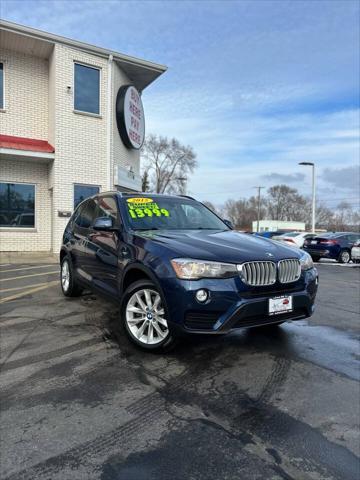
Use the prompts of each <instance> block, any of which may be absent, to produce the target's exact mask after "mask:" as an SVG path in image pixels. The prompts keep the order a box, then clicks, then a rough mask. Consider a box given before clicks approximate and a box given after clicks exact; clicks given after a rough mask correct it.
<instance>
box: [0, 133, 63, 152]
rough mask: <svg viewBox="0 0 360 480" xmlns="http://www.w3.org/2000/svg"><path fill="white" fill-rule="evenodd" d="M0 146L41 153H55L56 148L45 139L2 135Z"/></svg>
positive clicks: (0, 136)
mask: <svg viewBox="0 0 360 480" xmlns="http://www.w3.org/2000/svg"><path fill="white" fill-rule="evenodd" d="M0 148H12V149H14V150H27V151H30V152H39V153H54V152H55V148H54V147H53V146H52V145H50V143H48V142H47V141H45V140H36V139H35V138H23V137H13V136H11V135H0Z"/></svg>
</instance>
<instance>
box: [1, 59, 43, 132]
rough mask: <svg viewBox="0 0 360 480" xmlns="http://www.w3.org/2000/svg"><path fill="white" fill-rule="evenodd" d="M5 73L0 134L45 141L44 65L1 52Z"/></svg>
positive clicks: (41, 60) (40, 60)
mask: <svg viewBox="0 0 360 480" xmlns="http://www.w3.org/2000/svg"><path fill="white" fill-rule="evenodd" d="M0 61H2V62H4V70H5V110H6V111H5V112H0V130H1V132H2V133H4V134H6V135H14V136H18V137H28V138H36V139H40V140H46V139H47V138H48V81H49V74H48V61H47V60H44V59H41V58H37V57H33V56H30V55H24V54H21V53H18V52H14V51H11V52H10V51H8V50H1V51H0Z"/></svg>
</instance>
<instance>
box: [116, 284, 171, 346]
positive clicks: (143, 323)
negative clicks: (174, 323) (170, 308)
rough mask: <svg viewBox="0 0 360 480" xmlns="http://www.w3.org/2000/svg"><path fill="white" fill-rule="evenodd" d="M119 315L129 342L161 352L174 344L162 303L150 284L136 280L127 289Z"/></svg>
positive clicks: (159, 294)
mask: <svg viewBox="0 0 360 480" xmlns="http://www.w3.org/2000/svg"><path fill="white" fill-rule="evenodd" d="M121 316H122V321H123V324H124V327H125V331H126V333H127V335H128V337H129V339H130V340H131V341H132V342H133V343H135V344H136V345H137V346H139V347H141V348H143V349H145V350H150V351H153V352H164V351H166V350H168V349H170V348H171V347H173V346H174V345H175V338H174V336H173V334H172V333H171V332H170V329H169V325H168V314H167V309H166V305H165V301H164V299H163V298H162V295H161V293H160V292H159V290H158V288H157V287H156V285H155V284H154V283H152V282H151V281H149V280H140V281H138V282H135V283H133V284H132V285H130V286H129V287H128V288H127V290H126V291H125V294H124V298H123V301H122V308H121Z"/></svg>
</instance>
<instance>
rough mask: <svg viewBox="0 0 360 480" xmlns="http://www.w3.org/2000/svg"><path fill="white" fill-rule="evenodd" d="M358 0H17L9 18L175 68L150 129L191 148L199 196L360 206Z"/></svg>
mask: <svg viewBox="0 0 360 480" xmlns="http://www.w3.org/2000/svg"><path fill="white" fill-rule="evenodd" d="M359 9H360V3H359V2H358V1H352V0H341V1H337V0H330V1H327V0H320V1H315V0H311V1H310V0H304V1H303V0H296V1H285V0H284V1H283V0H275V1H271V0H264V1H263V0H251V1H246V0H241V1H231V0H223V1H206V0H198V1H186V0H185V1H176V0H171V1H170V0H169V1H165V2H162V1H151V0H148V1H118V0H103V1H96V0H92V1H87V0H82V1H76V0H67V1H51V0H48V1H41V0H39V1H35V2H34V1H27V0H23V1H17V0H11V1H9V0H1V3H0V13H1V17H2V18H4V19H6V20H10V21H14V22H17V23H21V24H25V25H28V26H31V27H34V28H38V29H41V30H46V31H50V32H52V33H56V34H59V35H64V36H67V37H70V38H74V39H77V40H82V41H84V42H88V43H91V44H95V45H98V46H102V47H105V48H109V49H113V50H117V51H120V52H122V53H126V54H129V55H134V56H137V57H140V58H145V59H147V60H152V61H154V62H157V63H161V64H164V65H167V67H168V71H167V72H166V73H165V74H164V75H162V76H161V77H160V78H159V79H158V80H156V81H155V82H154V83H153V84H152V85H150V86H149V87H148V88H147V89H146V90H145V91H144V94H143V102H144V109H145V116H146V130H147V132H148V133H150V132H151V133H155V134H158V135H163V136H167V137H175V138H177V139H178V140H179V141H180V142H181V143H183V144H186V145H190V146H192V147H193V149H194V151H195V152H196V154H197V160H198V168H197V169H196V171H195V172H194V174H193V175H192V177H191V179H190V182H189V187H188V190H189V193H190V194H192V195H194V196H195V197H196V198H198V199H199V200H209V201H211V202H213V203H215V204H216V205H221V204H222V203H224V202H225V201H226V200H227V199H229V198H232V199H238V198H244V197H249V196H250V195H253V194H254V193H255V189H254V187H255V186H258V185H261V186H264V187H266V188H268V187H270V186H272V185H276V184H279V183H286V184H288V185H290V186H291V187H294V188H297V189H298V190H299V191H300V193H302V194H304V195H306V196H309V195H310V194H311V169H310V167H304V166H299V165H298V163H299V162H302V161H307V162H315V164H316V174H317V195H318V199H319V201H320V202H322V203H324V204H326V205H327V206H328V207H333V208H335V207H336V206H337V205H338V203H340V202H341V201H347V202H348V203H350V204H351V205H352V206H353V207H357V206H358V205H359V184H360V178H359V155H360V153H359V152H360V147H359V118H360V105H359V78H360V69H359V44H360V33H359V25H360V22H359V20H360V12H359Z"/></svg>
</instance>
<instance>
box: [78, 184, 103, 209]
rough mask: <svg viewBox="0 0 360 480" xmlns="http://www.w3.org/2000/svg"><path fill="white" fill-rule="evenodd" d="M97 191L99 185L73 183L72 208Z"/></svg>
mask: <svg viewBox="0 0 360 480" xmlns="http://www.w3.org/2000/svg"><path fill="white" fill-rule="evenodd" d="M97 193H99V187H95V186H93V185H74V208H76V207H77V206H78V205H79V203H81V202H82V201H83V200H85V199H86V198H89V197H92V196H93V195H96V194H97Z"/></svg>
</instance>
